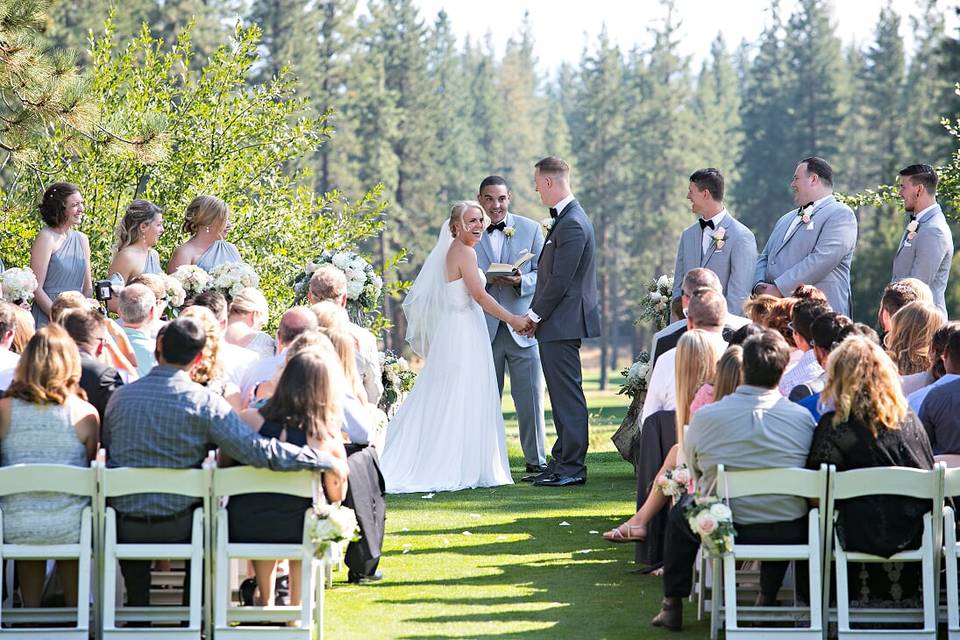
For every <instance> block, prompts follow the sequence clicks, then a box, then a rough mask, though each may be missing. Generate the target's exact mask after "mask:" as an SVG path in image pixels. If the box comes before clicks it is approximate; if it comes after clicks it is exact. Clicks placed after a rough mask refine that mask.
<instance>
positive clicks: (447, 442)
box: [380, 237, 513, 493]
mask: <svg viewBox="0 0 960 640" xmlns="http://www.w3.org/2000/svg"><path fill="white" fill-rule="evenodd" d="M442 242H443V238H442V237H441V242H440V243H438V249H439V250H440V253H442V257H444V258H445V256H446V248H447V247H449V244H450V243H449V240H448V241H447V242H446V247H445V246H443V244H442ZM436 251H437V250H435V252H436ZM431 255H433V254H431ZM428 262H429V259H428ZM428 266H429V265H428V263H425V265H424V270H423V271H421V275H420V276H418V281H420V280H421V278H423V277H424V271H426V270H427V269H428ZM434 268H439V265H436V264H435V265H434ZM437 276H438V274H437V273H434V278H435V280H434V288H435V289H436V291H435V292H434V299H433V300H432V306H433V308H429V306H430V305H428V308H427V309H424V310H423V311H424V313H427V314H430V315H431V316H432V321H433V326H432V327H431V331H430V336H429V345H427V348H423V349H418V344H417V343H416V341H415V340H413V339H412V338H411V337H410V333H408V340H410V342H411V345H412V346H413V347H414V349H415V350H417V351H418V352H421V351H425V352H426V353H422V354H421V355H424V356H426V362H425V364H424V367H423V371H421V372H420V375H419V376H418V377H417V381H416V383H415V384H414V387H413V389H412V390H411V391H410V394H409V395H408V396H407V398H406V400H404V402H403V404H402V405H401V406H400V410H399V411H398V412H397V414H396V415H395V416H394V418H393V420H391V421H390V424H389V425H388V427H387V441H386V445H385V446H384V449H383V456H382V457H381V462H380V466H381V469H382V471H383V476H384V478H385V480H386V485H387V492H388V493H415V492H424V491H456V490H458V489H470V488H474V487H493V486H498V485H504V484H513V479H512V478H511V476H510V465H509V463H508V461H507V444H506V435H505V433H504V429H503V414H502V413H501V411H500V393H499V390H498V388H497V380H496V374H495V372H494V368H493V354H492V352H491V349H490V338H489V334H488V333H487V325H486V321H485V319H484V315H483V310H482V309H481V308H480V305H478V304H477V303H476V301H474V300H473V298H472V297H471V296H470V294H469V293H468V292H467V287H466V285H465V284H464V282H463V280H462V279H459V280H454V281H453V282H446V278H445V269H444V279H443V281H442V282H441V281H439V280H436V278H437ZM414 287H415V288H416V287H417V285H414ZM414 291H415V290H414ZM414 291H411V293H414ZM409 297H410V296H408V298H409ZM404 310H405V311H407V315H408V318H409V317H410V316H411V313H410V310H409V309H408V308H407V304H406V303H405V304H404ZM414 320H416V318H414Z"/></svg>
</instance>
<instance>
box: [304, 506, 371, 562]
mask: <svg viewBox="0 0 960 640" xmlns="http://www.w3.org/2000/svg"><path fill="white" fill-rule="evenodd" d="M309 531H310V541H311V542H312V543H313V545H314V549H315V551H314V555H315V556H316V557H317V558H318V559H324V558H327V557H328V556H329V555H330V554H331V553H332V552H333V547H334V545H335V544H336V543H338V542H343V541H344V540H349V541H351V542H356V541H357V540H359V539H360V526H359V525H358V524H357V514H356V513H354V512H353V509H350V508H348V507H343V506H332V505H323V506H317V507H315V508H314V512H313V518H312V521H311V522H310V529H309Z"/></svg>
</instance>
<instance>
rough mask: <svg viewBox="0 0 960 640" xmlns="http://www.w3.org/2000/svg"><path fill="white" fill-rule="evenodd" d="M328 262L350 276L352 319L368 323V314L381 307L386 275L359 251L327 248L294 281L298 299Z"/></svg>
mask: <svg viewBox="0 0 960 640" xmlns="http://www.w3.org/2000/svg"><path fill="white" fill-rule="evenodd" d="M326 265H333V266H334V267H336V268H337V269H340V271H342V272H343V275H345V276H346V278H347V313H348V314H349V315H350V320H351V321H352V322H355V323H356V324H358V325H361V326H365V325H366V322H365V321H366V319H367V317H368V316H370V315H372V314H374V313H376V312H377V311H378V310H379V309H380V297H381V296H382V295H383V278H381V277H380V276H379V275H377V272H376V271H375V270H374V268H373V265H371V264H370V263H369V262H367V261H366V260H365V259H364V258H363V256H361V255H360V254H358V253H356V252H355V251H336V252H334V251H324V252H323V253H321V254H320V255H319V256H318V257H317V258H316V259H315V260H312V261H310V262H308V263H307V264H306V265H304V268H303V271H302V272H300V274H299V275H297V277H296V278H294V281H293V289H294V291H295V292H296V294H297V298H299V299H303V298H305V297H306V295H307V290H308V289H309V288H310V277H311V276H312V275H313V274H314V272H315V271H316V270H317V269H319V268H320V267H323V266H326Z"/></svg>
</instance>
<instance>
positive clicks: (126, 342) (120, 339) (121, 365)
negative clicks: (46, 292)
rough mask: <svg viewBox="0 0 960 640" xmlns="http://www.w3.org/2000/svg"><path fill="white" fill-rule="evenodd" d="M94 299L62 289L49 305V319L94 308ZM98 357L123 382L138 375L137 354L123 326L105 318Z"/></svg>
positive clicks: (57, 320)
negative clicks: (101, 348)
mask: <svg viewBox="0 0 960 640" xmlns="http://www.w3.org/2000/svg"><path fill="white" fill-rule="evenodd" d="M96 308H98V305H97V303H96V301H94V300H90V299H89V298H86V297H85V296H84V295H83V294H81V293H80V292H79V291H64V292H63V293H61V294H60V295H58V296H57V298H56V300H54V301H53V306H52V307H50V321H51V322H54V323H59V322H60V320H61V319H62V318H63V316H65V315H66V314H67V313H69V312H70V311H73V310H76V309H81V310H83V311H87V310H89V309H96ZM98 359H99V360H100V361H101V362H103V363H104V364H106V365H108V366H111V367H113V368H114V369H116V370H117V371H119V372H120V375H121V376H122V377H123V381H124V382H133V381H134V380H136V379H137V378H139V377H140V376H139V375H138V374H137V356H136V354H135V353H134V351H133V345H132V344H130V339H129V338H128V337H127V334H126V333H124V332H123V327H121V326H120V325H118V324H117V323H116V322H115V321H113V320H111V319H109V318H107V335H106V341H105V342H104V343H103V350H102V352H101V353H100V355H99V356H98Z"/></svg>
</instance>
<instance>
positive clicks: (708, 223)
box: [698, 218, 716, 231]
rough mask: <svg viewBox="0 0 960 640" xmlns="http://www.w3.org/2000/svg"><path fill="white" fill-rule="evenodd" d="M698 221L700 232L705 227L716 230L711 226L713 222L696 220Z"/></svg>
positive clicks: (701, 219)
mask: <svg viewBox="0 0 960 640" xmlns="http://www.w3.org/2000/svg"><path fill="white" fill-rule="evenodd" d="M698 221H699V222H700V231H703V230H704V229H706V228H707V227H710V228H711V229H715V228H716V227H714V226H713V220H704V219H703V218H698Z"/></svg>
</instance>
